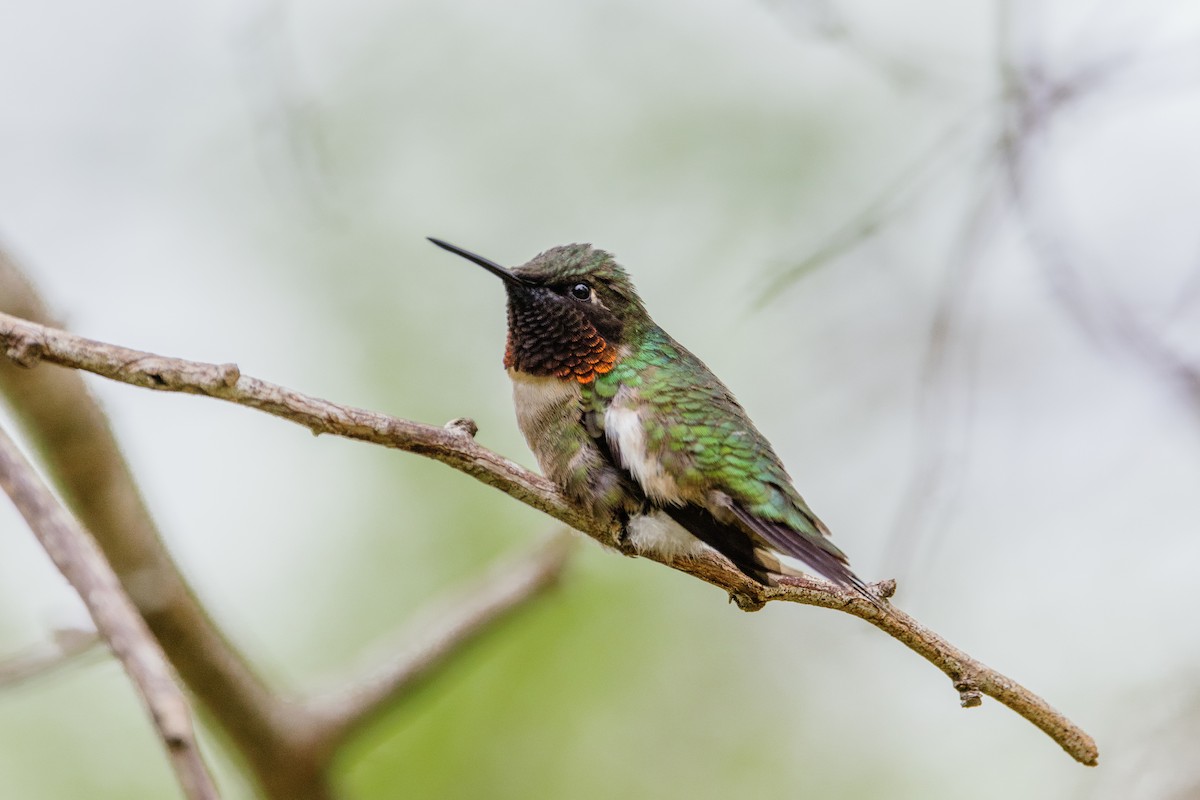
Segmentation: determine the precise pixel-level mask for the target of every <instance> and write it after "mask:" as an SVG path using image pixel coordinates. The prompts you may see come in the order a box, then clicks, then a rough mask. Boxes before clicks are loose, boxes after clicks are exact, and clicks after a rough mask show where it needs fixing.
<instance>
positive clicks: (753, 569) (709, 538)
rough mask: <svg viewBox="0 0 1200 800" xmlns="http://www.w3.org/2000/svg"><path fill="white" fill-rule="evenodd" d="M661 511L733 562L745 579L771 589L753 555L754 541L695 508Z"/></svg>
mask: <svg viewBox="0 0 1200 800" xmlns="http://www.w3.org/2000/svg"><path fill="white" fill-rule="evenodd" d="M663 511H664V512H665V513H666V514H668V515H669V516H670V517H671V519H673V520H675V521H676V522H678V523H679V524H680V525H681V526H683V528H684V529H685V530H687V531H688V533H690V534H692V535H693V536H695V537H696V538H697V539H699V540H700V541H702V542H704V543H705V544H706V545H708V546H709V547H711V548H712V549H713V550H716V551H717V552H718V553H720V554H721V555H723V556H725V557H726V558H728V559H729V560H730V561H732V562H733V565H734V566H735V567H737V568H738V569H739V570H741V571H742V572H743V573H744V574H745V575H747V576H749V577H751V578H753V579H754V580H756V581H758V582H759V583H761V584H763V585H764V586H769V585H770V577H769V576H770V571H769V570H768V569H767V568H766V565H764V564H763V563H762V562H760V561H759V559H758V556H757V554H756V553H755V552H754V541H753V540H752V539H751V538H750V537H749V536H747V535H746V532H745V531H743V530H742V529H740V528H738V527H737V526H736V525H728V524H726V523H723V522H721V521H720V520H719V519H717V518H716V517H714V516H713V515H712V513H710V512H709V510H708V509H706V508H701V507H700V506H697V505H691V504H689V505H685V506H667V507H665V508H663Z"/></svg>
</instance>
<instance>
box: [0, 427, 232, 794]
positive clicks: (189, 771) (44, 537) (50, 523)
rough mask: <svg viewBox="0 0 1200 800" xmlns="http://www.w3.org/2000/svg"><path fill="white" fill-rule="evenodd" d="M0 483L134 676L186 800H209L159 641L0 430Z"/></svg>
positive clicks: (92, 545) (187, 712) (211, 787)
mask: <svg viewBox="0 0 1200 800" xmlns="http://www.w3.org/2000/svg"><path fill="white" fill-rule="evenodd" d="M0 487H2V488H3V489H4V491H5V492H6V493H7V494H8V496H9V497H10V498H12V501H13V504H14V505H15V506H16V507H17V510H18V511H20V512H21V516H23V517H24V518H25V521H26V522H27V523H29V527H30V528H32V529H33V532H34V534H35V535H36V536H37V538H38V541H40V542H41V543H42V547H44V548H45V550H46V553H47V554H48V555H49V556H50V559H51V560H52V561H53V562H54V565H55V566H56V567H58V570H59V572H61V573H62V574H63V577H65V578H66V579H67V581H68V582H69V583H70V584H71V586H73V587H74V588H75V591H77V592H78V593H79V596H80V598H81V599H82V600H83V603H84V605H85V606H86V607H87V610H88V613H89V614H90V615H91V617H92V621H93V622H94V623H95V625H96V630H97V631H99V633H100V635H101V636H103V637H104V640H105V641H106V642H107V643H108V646H109V648H110V649H111V650H112V652H113V655H115V656H116V657H117V659H118V660H119V661H120V662H121V666H123V667H124V668H125V672H126V673H127V674H128V675H129V679H130V680H131V681H133V685H134V688H136V689H137V692H138V694H139V695H140V696H141V698H142V702H143V703H144V704H145V706H146V709H147V710H148V711H149V712H150V718H151V719H152V720H153V721H154V726H155V728H156V729H157V730H158V735H159V737H160V738H161V739H162V741H163V744H164V745H165V746H166V748H167V753H168V754H169V755H170V758H171V765H172V766H173V767H174V769H175V775H176V777H177V778H178V779H179V783H180V785H181V786H182V787H183V792H184V795H185V796H187V797H188V798H190V799H191V800H216V798H218V797H219V795H218V794H217V788H216V785H215V784H213V781H212V776H211V775H209V774H208V768H207V767H205V765H204V761H203V759H202V758H201V757H200V748H199V746H198V745H197V743H196V735H195V731H194V729H193V727H192V713H191V709H190V708H188V704H187V700H186V699H185V698H184V695H183V690H182V689H180V688H179V684H178V683H177V679H176V676H175V673H174V671H173V670H172V669H171V665H170V664H169V663H168V662H167V657H166V655H164V654H163V651H162V648H161V647H160V646H159V644H158V641H157V640H156V639H155V638H154V635H153V634H152V633H150V629H149V628H148V627H147V626H146V621H145V620H143V619H142V617H141V614H139V613H138V610H137V608H135V607H134V605H133V602H132V601H131V600H130V599H129V596H128V595H127V594H125V591H124V590H123V589H122V588H121V582H120V581H119V580H118V579H117V575H116V573H115V572H113V570H112V567H111V566H109V563H108V562H107V561H105V560H104V555H103V554H102V553H101V552H100V548H99V547H98V546H97V545H96V541H95V540H94V539H93V538H92V537H91V534H89V533H88V532H87V531H85V530H84V529H83V528H81V527H80V526H79V523H78V522H76V521H75V519H74V517H72V516H71V515H70V514H69V513H68V512H67V510H66V509H65V508H63V507H62V505H61V504H59V502H58V500H57V499H55V497H54V495H53V494H51V492H50V489H49V488H48V487H47V486H46V485H45V484H44V483H42V481H41V479H40V478H39V477H38V475H37V473H36V472H34V470H33V467H32V466H31V465H30V464H29V462H28V461H26V460H25V457H24V456H22V455H21V452H20V450H18V449H17V445H16V443H15V442H13V440H12V439H11V438H9V436H8V434H7V433H6V432H5V431H4V430H3V429H2V428H0Z"/></svg>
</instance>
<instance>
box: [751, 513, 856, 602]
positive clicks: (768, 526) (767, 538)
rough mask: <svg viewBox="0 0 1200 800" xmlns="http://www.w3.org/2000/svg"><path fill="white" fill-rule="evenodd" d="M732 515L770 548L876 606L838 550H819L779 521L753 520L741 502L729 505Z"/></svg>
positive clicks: (757, 518)
mask: <svg viewBox="0 0 1200 800" xmlns="http://www.w3.org/2000/svg"><path fill="white" fill-rule="evenodd" d="M733 513H734V514H735V515H736V516H737V518H738V520H740V521H741V523H742V524H743V525H745V526H746V528H747V529H749V530H751V531H753V532H754V533H755V534H756V535H757V536H759V537H760V538H761V539H762V540H763V541H764V542H765V543H766V544H767V545H768V546H769V547H770V548H771V549H773V550H776V551H778V552H779V553H782V554H783V555H786V556H791V557H792V558H797V559H799V560H801V561H803V562H804V563H805V564H807V565H808V566H810V567H812V568H813V569H814V570H815V571H816V572H818V573H819V574H820V575H822V576H824V577H825V578H827V579H828V580H831V581H833V582H834V583H836V584H838V585H839V586H845V587H847V588H850V589H854V590H856V591H857V592H858V593H859V594H861V595H862V596H863V597H865V598H867V599H868V600H870V601H871V602H872V603H875V604H876V605H878V604H879V600H878V598H876V597H875V595H874V594H872V592H871V590H870V589H868V588H867V584H866V583H864V582H863V580H862V579H861V578H859V577H858V576H857V575H855V574H854V573H853V572H851V571H850V567H848V566H847V565H846V557H845V556H844V555H842V553H841V551H840V550H836V549H831V548H826V547H822V546H821V545H822V544H823V542H821V541H817V540H814V539H813V538H812V537H809V536H804V535H802V534H799V533H797V532H796V531H795V530H793V529H792V528H790V527H788V526H787V525H784V524H783V523H781V522H772V521H771V520H767V519H762V518H761V517H756V516H754V515H753V514H751V513H750V512H749V511H747V510H746V508H745V507H744V506H743V505H742V504H741V503H737V502H735V503H733ZM743 535H745V534H743Z"/></svg>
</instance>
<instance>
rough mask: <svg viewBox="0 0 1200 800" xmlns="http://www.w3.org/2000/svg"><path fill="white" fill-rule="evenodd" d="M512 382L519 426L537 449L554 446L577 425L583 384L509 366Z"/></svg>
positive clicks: (534, 448) (530, 445)
mask: <svg viewBox="0 0 1200 800" xmlns="http://www.w3.org/2000/svg"><path fill="white" fill-rule="evenodd" d="M508 376H509V378H511V379H512V385H513V406H514V407H515V408H516V411H517V426H518V427H520V429H521V433H522V434H524V436H525V441H527V442H528V443H529V447H530V449H532V450H533V451H534V453H537V454H540V452H541V451H542V450H543V449H545V448H546V447H553V446H554V444H555V442H556V440H557V439H559V438H561V437H562V435H563V434H564V432H565V429H567V428H568V427H570V426H575V427H578V426H580V425H581V423H580V414H581V409H582V406H581V396H582V391H581V388H580V385H579V383H578V382H577V381H574V380H563V379H561V378H557V377H554V376H534V375H529V374H527V373H524V372H518V371H517V370H515V369H509V370H508Z"/></svg>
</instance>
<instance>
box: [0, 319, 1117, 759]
mask: <svg viewBox="0 0 1200 800" xmlns="http://www.w3.org/2000/svg"><path fill="white" fill-rule="evenodd" d="M0 344H3V346H4V348H5V350H6V352H7V353H8V354H9V356H10V358H14V359H17V360H19V361H20V362H21V363H24V364H27V365H32V364H35V363H36V362H37V361H38V360H39V359H41V360H46V361H50V362H53V363H56V364H61V365H63V366H69V367H74V368H76V369H85V370H88V371H90V372H94V373H95V374H97V375H102V376H104V377H107V378H111V379H113V380H117V381H122V382H125V383H131V384H133V385H135V386H144V387H146V388H151V389H158V390H161V391H173V392H187V393H190V394H203V395H208V396H210V397H216V398H219V399H222V400H226V401H229V402H232V403H238V404H240V405H245V406H249V407H251V408H257V409H259V410H260V411H265V412H267V413H269V414H273V415H275V416H278V417H282V418H284V419H288V420H291V421H292V422H295V423H297V424H300V425H303V426H305V427H307V428H309V429H310V430H312V431H313V432H314V433H332V434H336V435H339V436H344V437H347V438H351V439H358V440H361V441H367V442H373V443H375V444H382V445H384V446H387V447H393V448H396V449H400V450H405V451H408V452H412V453H419V454H420V455H423V456H426V457H428V458H432V459H435V460H437V461H441V462H442V463H444V464H448V465H450V466H452V467H454V468H455V469H458V470H460V471H462V472H465V473H467V474H468V475H471V476H472V477H474V478H476V479H478V480H480V481H482V482H484V483H486V484H488V485H489V486H493V487H495V488H498V489H500V490H501V491H504V492H505V493H507V494H509V495H511V496H512V497H514V498H516V499H517V500H520V501H521V502H523V503H526V504H527V505H530V506H532V507H534V508H537V509H539V510H541V511H544V512H546V513H547V514H550V515H551V516H553V517H555V518H557V519H559V520H561V521H562V522H565V523H566V524H568V525H570V526H571V527H573V528H576V529H578V530H580V531H582V532H584V533H586V534H588V535H589V536H591V537H593V538H595V539H597V540H598V541H600V542H601V543H603V544H606V545H610V546H616V547H617V548H618V549H623V552H625V553H626V554H627V555H633V552H632V551H631V550H629V549H628V548H624V546H623V545H621V543H620V541H619V539H618V538H617V537H616V536H615V533H616V532H617V523H616V522H615V521H614V520H596V519H593V518H591V517H589V516H587V515H586V514H584V513H583V511H581V510H580V509H578V508H575V507H574V506H572V505H571V504H570V503H568V502H567V501H566V500H565V499H564V498H563V497H562V496H561V495H560V494H559V493H558V491H557V490H556V488H555V487H554V486H553V484H551V483H550V482H549V481H548V480H546V479H545V478H542V477H540V476H538V475H535V474H533V473H531V472H529V471H528V470H526V469H524V468H522V467H520V466H519V465H517V464H515V463H513V462H512V461H509V460H508V459H506V458H503V457H502V456H499V455H497V454H496V453H493V452H492V451H490V450H488V449H486V448H484V447H481V446H480V445H478V444H476V443H475V441H474V440H473V439H472V438H471V436H470V431H469V430H463V427H462V425H451V426H448V427H445V428H439V427H435V426H432V425H423V424H421V423H417V422H412V421H409V420H404V419H398V418H395V417H389V416H386V415H384V414H378V413H375V412H372V411H365V410H363V409H357V408H352V407H349V406H341V405H338V404H335V403H331V402H329V401H327V400H321V399H318V398H314V397H310V396H308V395H304V394H301V393H300V392H296V391H293V390H291V389H286V388H284V387H282V386H278V385H275V384H272V383H267V382H266V381H261V380H259V379H257V378H251V377H249V376H245V375H242V374H240V372H239V371H238V368H237V366H236V365H233V364H221V365H218V364H207V363H203V362H197V361H184V360H182V359H173V358H166V357H163V356H158V355H154V354H152V353H145V352H141V351H137V350H131V349H129V348H125V347H118V346H115V345H110V344H104V343H102V342H96V341H93V340H90V339H85V338H83V337H80V336H75V335H74V334H70V333H66V332H64V331H59V330H54V329H51V328H47V327H44V326H42V325H37V324H35V323H31V322H27V321H24V320H20V319H17V318H15V317H11V316H8V315H4V314H0ZM614 543H615V545H614ZM655 560H660V561H661V563H664V564H666V565H667V566H670V567H672V568H674V569H677V570H679V571H681V572H685V573H687V574H689V575H693V576H695V577H697V578H700V579H701V580H704V581H707V582H708V583H711V584H713V585H714V586H719V587H721V588H722V589H724V590H725V591H727V592H728V593H729V595H730V597H731V598H732V599H733V600H734V601H736V602H737V603H738V605H739V606H740V607H741V608H743V609H745V610H747V611H752V610H756V609H758V608H761V607H762V606H763V605H764V604H765V603H767V602H768V601H771V600H787V601H790V602H795V603H802V604H805V605H815V606H821V607H824V608H832V609H836V610H839V611H844V612H846V613H849V614H853V615H854V616H856V617H859V618H861V619H864V620H866V621H867V622H870V623H871V624H872V625H875V626H876V627H877V628H879V629H880V630H882V631H884V632H885V633H887V634H888V635H889V636H891V637H893V638H895V639H897V640H898V641H900V642H902V643H903V644H905V645H906V646H908V647H909V648H910V649H912V650H913V651H915V652H916V653H918V654H919V655H921V656H922V657H923V658H925V659H927V660H928V661H929V662H930V663H932V664H934V665H935V666H936V667H938V669H940V670H942V671H943V672H944V673H946V675H947V676H949V677H950V679H951V681H953V683H954V685H955V688H956V689H957V690H958V691H959V693H960V699H961V700H962V703H963V705H965V706H974V705H978V703H979V695H980V694H986V695H988V696H990V697H993V698H995V699H996V700H998V701H1000V702H1001V703H1003V704H1004V705H1006V706H1008V707H1009V708H1011V709H1013V710H1014V711H1016V712H1017V713H1018V714H1020V715H1021V716H1023V717H1025V718H1026V719H1028V720H1029V721H1030V722H1032V723H1033V724H1034V725H1036V726H1037V727H1038V728H1040V729H1041V730H1043V731H1044V732H1046V734H1047V735H1049V736H1050V737H1051V738H1053V739H1054V740H1055V741H1056V742H1058V744H1059V745H1060V746H1061V747H1062V748H1063V749H1064V750H1066V751H1067V752H1068V753H1069V754H1070V755H1071V756H1072V757H1073V758H1075V759H1076V760H1078V761H1079V762H1080V763H1083V764H1087V765H1094V764H1096V763H1097V759H1098V751H1097V749H1096V745H1095V742H1093V740H1092V739H1091V737H1089V736H1088V735H1087V734H1086V733H1085V732H1084V731H1083V730H1081V729H1080V728H1079V727H1078V726H1076V725H1075V724H1074V723H1072V722H1071V721H1070V720H1068V719H1067V718H1066V717H1064V716H1063V715H1062V714H1060V713H1059V712H1057V711H1055V710H1054V709H1053V708H1051V707H1050V705H1049V704H1048V703H1046V702H1045V701H1044V700H1042V699H1041V698H1040V697H1038V696H1037V695H1035V694H1033V693H1032V692H1030V691H1028V690H1027V689H1025V688H1024V687H1022V686H1020V685H1019V684H1017V683H1016V682H1014V681H1012V680H1011V679H1009V678H1007V677H1005V676H1003V675H1001V674H999V673H997V672H995V671H994V670H991V669H989V668H988V667H986V666H984V665H983V664H981V663H979V662H978V661H975V660H974V659H971V658H970V657H969V656H967V655H966V654H965V653H963V652H962V651H960V650H957V649H956V648H954V647H953V646H951V645H950V644H949V643H948V642H946V641H945V640H944V639H942V638H941V637H940V636H938V635H937V634H935V633H934V632H933V631H931V630H929V629H928V628H926V627H924V626H923V625H921V624H920V623H918V622H917V621H916V620H914V619H912V618H911V617H909V616H908V615H906V614H904V613H903V612H900V611H898V610H895V609H891V610H888V611H884V610H882V609H881V608H878V607H876V606H874V605H872V604H871V603H870V602H869V601H867V600H866V599H864V598H862V597H861V596H860V595H858V594H857V593H852V592H848V591H843V590H841V589H839V588H837V587H835V586H833V585H831V584H826V583H824V582H822V581H817V580H803V581H802V580H788V581H787V582H786V583H784V584H783V585H781V586H777V587H765V586H761V585H759V584H757V583H755V582H754V581H751V580H750V579H748V578H746V576H744V575H742V574H741V573H740V572H738V571H737V570H736V569H735V568H734V567H733V566H732V565H730V564H729V563H728V562H726V561H725V560H724V559H722V558H720V557H719V556H717V555H715V554H713V555H710V556H707V557H701V558H676V559H665V558H664V559H659V558H657V557H655ZM893 588H894V585H889V584H881V585H879V586H878V587H877V591H878V592H879V593H880V594H881V595H882V596H885V597H886V596H889V595H890V591H891V589H893Z"/></svg>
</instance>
